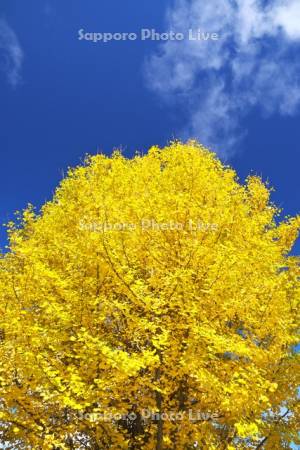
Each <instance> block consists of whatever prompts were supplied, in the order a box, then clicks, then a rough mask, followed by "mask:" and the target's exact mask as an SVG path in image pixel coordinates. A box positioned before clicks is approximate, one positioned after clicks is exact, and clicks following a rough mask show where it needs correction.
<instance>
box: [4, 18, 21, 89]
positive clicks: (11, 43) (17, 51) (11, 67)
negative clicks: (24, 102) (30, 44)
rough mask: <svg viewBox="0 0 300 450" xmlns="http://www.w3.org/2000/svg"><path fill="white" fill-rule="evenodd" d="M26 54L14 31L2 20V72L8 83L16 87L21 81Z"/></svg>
mask: <svg viewBox="0 0 300 450" xmlns="http://www.w3.org/2000/svg"><path fill="white" fill-rule="evenodd" d="M23 59H24V54H23V50H22V48H21V46H20V43H19V40H18V38H17V35H16V33H15V32H14V30H13V29H12V28H11V27H10V26H9V25H8V23H7V22H6V20H4V19H1V18H0V70H1V71H3V72H4V73H5V75H6V78H7V81H8V83H9V84H10V85H11V86H12V87H16V86H17V85H18V84H19V83H20V81H21V69H22V64H23Z"/></svg>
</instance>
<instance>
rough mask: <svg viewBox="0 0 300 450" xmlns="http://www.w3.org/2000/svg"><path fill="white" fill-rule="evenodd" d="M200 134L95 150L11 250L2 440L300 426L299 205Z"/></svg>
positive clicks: (259, 434)
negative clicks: (286, 201)
mask: <svg viewBox="0 0 300 450" xmlns="http://www.w3.org/2000/svg"><path fill="white" fill-rule="evenodd" d="M277 216H278V210H277V208H276V207H275V206H274V205H272V204H271V203H270V199H269V190H268V188H267V187H266V186H265V185H264V183H263V182H262V181H261V180H260V179H259V178H258V177H249V178H248V180H247V182H246V184H245V185H242V184H240V183H239V182H238V180H237V176H236V174H235V172H234V171H233V170H232V169H231V168H230V167H227V166H224V165H222V163H221V162H220V161H219V160H218V159H217V158H216V156H215V155H214V154H213V153H211V152H209V151H208V150H206V149H205V148H203V147H202V146H200V145H199V144H197V143H196V142H190V143H188V144H182V143H178V142H176V143H173V144H171V145H170V146H169V147H166V148H164V149H159V148H157V147H153V148H151V149H150V151H149V152H148V153H147V154H146V155H145V156H142V155H140V154H137V155H136V156H135V158H133V159H126V158H124V157H123V156H122V154H121V153H120V152H116V153H114V154H113V156H112V157H106V156H104V155H101V154H99V155H96V156H92V157H88V158H87V159H86V162H85V164H84V165H83V166H80V167H78V168H75V169H72V170H70V171H69V173H68V176H67V177H66V178H65V179H64V180H63V181H62V183H61V185H60V186H59V188H58V189H57V191H56V193H55V196H54V198H53V200H52V201H50V202H48V203H46V204H45V205H44V206H43V208H42V210H41V212H40V213H38V214H35V213H34V210H33V208H32V207H31V206H30V207H29V208H28V209H27V210H26V211H25V212H24V213H23V214H21V216H20V219H19V221H18V222H17V223H16V224H13V223H11V224H9V238H10V248H9V251H8V252H7V253H6V254H3V255H2V257H1V260H0V286H1V289H0V311H1V322H0V356H1V369H0V383H1V405H0V417H1V422H0V440H1V442H9V443H10V445H11V447H10V448H20V449H21V448H28V449H29V448H32V449H44V448H45V449H53V450H54V449H57V448H60V449H64V448H66V449H67V448H70V449H75V448H76V449H81V448H91V449H140V448H141V449H145V450H153V449H157V450H160V449H175V448H176V449H179V450H181V449H191V448H196V449H197V448H198V449H224V450H225V449H254V448H257V445H259V443H260V442H264V448H266V449H277V448H286V444H287V443H289V442H292V441H293V440H294V441H295V442H296V441H297V423H298V421H299V409H297V406H296V404H297V388H298V386H299V365H298V357H297V355H296V354H295V353H294V352H293V350H292V348H293V346H294V345H295V344H296V343H297V342H298V341H299V317H298V314H297V311H298V307H299V293H300V288H299V275H300V271H299V258H297V257H290V256H288V254H289V251H290V249H291V247H292V244H293V242H294V240H295V239H296V237H297V235H298V230H299V225H300V219H299V218H294V219H287V220H286V221H284V222H282V223H281V224H278V223H277Z"/></svg>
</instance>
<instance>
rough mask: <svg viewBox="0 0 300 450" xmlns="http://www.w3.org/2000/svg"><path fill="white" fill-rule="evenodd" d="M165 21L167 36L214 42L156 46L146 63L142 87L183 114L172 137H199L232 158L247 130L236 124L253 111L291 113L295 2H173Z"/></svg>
mask: <svg viewBox="0 0 300 450" xmlns="http://www.w3.org/2000/svg"><path fill="white" fill-rule="evenodd" d="M166 22H167V23H166V25H167V27H166V28H167V29H168V30H173V31H176V32H180V31H181V32H183V33H185V34H187V31H188V29H190V28H192V29H194V30H197V29H199V28H200V29H201V30H202V31H206V32H210V33H214V32H215V33H218V34H219V36H220V39H219V40H218V41H212V40H210V41H205V42H204V41H191V40H188V39H185V40H184V41H167V42H164V43H161V44H159V49H158V51H157V53H155V54H153V55H151V57H150V58H149V59H148V60H147V61H146V64H145V75H146V81H147V84H148V86H149V87H150V88H151V89H152V90H154V91H155V92H157V93H158V94H159V95H160V96H161V97H162V98H163V99H164V100H165V101H166V102H167V103H169V104H171V103H172V104H174V102H175V103H177V104H178V106H179V107H181V108H187V110H188V111H187V112H188V116H189V118H188V123H187V125H186V127H185V128H184V129H183V130H181V131H180V132H179V135H178V137H182V138H189V137H190V138H198V139H199V140H200V141H201V142H203V143H204V144H205V145H208V146H210V147H213V148H215V149H216V150H217V151H219V153H220V154H222V155H223V156H224V157H230V156H231V155H232V154H233V153H234V151H236V147H237V144H238V142H239V140H240V138H241V137H242V136H243V135H244V134H245V132H246V131H244V132H243V133H241V129H240V120H241V119H243V117H245V116H246V115H247V113H249V112H250V110H251V108H253V107H258V108H259V109H260V110H261V111H262V113H263V114H264V115H266V114H273V113H278V114H283V115H284V114H289V115H290V114H294V113H296V111H297V109H298V107H299V105H300V61H298V60H297V59H296V58H295V57H294V55H293V52H294V51H295V49H297V48H298V47H297V46H299V45H300V2H299V0H273V1H266V0H209V1H207V2H204V1H203V0H175V2H174V5H173V7H172V8H171V9H169V11H168V12H167V17H166ZM298 51H299V48H298ZM298 59H299V58H298Z"/></svg>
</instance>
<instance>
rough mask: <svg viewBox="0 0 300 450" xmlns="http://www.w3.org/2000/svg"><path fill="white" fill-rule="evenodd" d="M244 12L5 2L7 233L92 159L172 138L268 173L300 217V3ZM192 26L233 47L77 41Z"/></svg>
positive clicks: (0, 12)
mask: <svg viewBox="0 0 300 450" xmlns="http://www.w3.org/2000/svg"><path fill="white" fill-rule="evenodd" d="M297 3H298V2H297ZM238 4H239V5H240V6H239V7H235V9H232V8H233V6H232V2H230V1H229V0H228V1H227V2H226V0H222V1H220V0H218V1H217V0H211V2H210V3H209V5H210V6H208V2H207V3H206V2H201V1H200V0H191V1H189V2H187V1H185V0H178V1H177V0H176V1H171V0H159V1H156V0H153V1H152V2H141V1H140V0H131V1H130V3H128V2H121V1H116V0H109V1H107V2H99V1H96V0H87V1H85V2H82V0H72V1H64V2H62V1H61V0H59V1H58V0H52V1H50V0H49V1H47V0H27V1H26V2H21V1H17V0H2V2H1V5H0V99H1V108H0V118H1V121H0V152H1V168H2V170H1V177H0V184H1V189H0V195H1V203H0V205H1V207H0V208H1V209H0V220H1V222H2V223H3V222H6V221H7V220H8V219H10V218H11V217H12V213H13V212H14V211H15V210H17V209H21V208H23V207H25V206H26V204H27V203H28V202H30V203H33V204H34V205H36V206H40V205H41V204H42V203H44V202H45V201H46V200H48V199H50V198H51V196H52V193H53V190H54V189H55V187H56V186H57V184H58V183H59V180H60V179H61V178H62V174H63V173H64V172H65V171H66V169H67V167H68V166H74V165H76V164H78V163H80V161H81V160H82V158H83V156H84V154H85V153H95V152H97V151H98V150H102V151H104V152H107V153H109V152H110V151H111V150H112V149H113V148H116V147H122V148H123V149H124V153H125V154H126V155H128V156H130V155H132V154H133V153H134V151H135V150H137V149H139V150H141V149H144V150H146V149H148V148H149V146H151V145H153V144H159V145H165V144H166V143H167V142H168V141H169V140H170V139H172V138H173V137H179V138H180V137H182V138H184V139H185V138H189V137H196V138H198V139H199V140H200V141H202V142H203V143H204V144H206V145H208V146H210V147H211V148H213V149H215V150H216V151H217V152H218V153H219V154H220V156H221V157H222V158H223V159H224V160H227V162H229V163H230V164H231V165H233V166H234V168H235V169H236V170H237V172H238V174H239V176H240V177H241V179H244V178H245V177H246V176H247V174H249V173H250V172H252V173H253V172H254V173H257V174H259V175H262V177H263V178H264V179H265V180H266V179H268V180H270V183H271V185H273V186H274V187H275V188H276V191H275V193H274V195H273V200H274V201H275V202H276V203H277V204H278V205H279V206H281V207H282V208H283V209H284V212H285V214H291V215H295V214H297V213H299V212H300V207H299V191H300V189H299V187H300V178H299V176H298V171H299V166H300V151H299V150H300V148H299V146H300V144H299V142H300V126H299V125H300V107H299V106H300V87H299V83H300V77H299V75H298V74H300V71H299V65H298V64H299V63H300V58H299V57H300V52H299V51H300V30H299V25H298V24H299V23H300V8H299V3H298V6H297V4H296V3H295V0H286V1H282V0H280V1H279V0H274V1H267V2H259V1H254V0H240V1H239V2H238ZM204 5H205V6H204ZM230 5H231V6H230ZM216 6H218V7H216ZM230 8H231V9H230ZM225 13H226V14H225ZM297 14H298V18H299V20H296V18H297ZM190 27H192V28H197V27H201V29H205V30H206V31H208V32H217V33H219V35H220V39H219V41H218V42H213V41H207V42H197V43H196V44H194V43H192V42H189V41H188V40H186V39H185V40H184V41H181V42H170V41H165V42H162V41H151V40H147V41H141V39H137V40H135V41H120V42H118V41H112V42H109V43H106V44H104V43H103V42H98V43H93V42H90V41H86V40H82V41H80V40H78V30H79V29H84V30H85V31H91V32H112V33H114V32H135V33H137V34H139V32H140V30H141V29H142V28H155V29H156V30H157V31H160V32H163V31H168V30H169V29H171V28H172V29H175V31H182V32H184V33H185V32H186V31H187V29H188V28H190ZM185 28H186V29H185ZM0 242H1V245H2V246H3V245H4V243H5V232H4V230H2V231H1V238H0ZM294 252H297V253H299V252H300V245H299V244H298V245H297V246H296V248H295V250H294Z"/></svg>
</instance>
